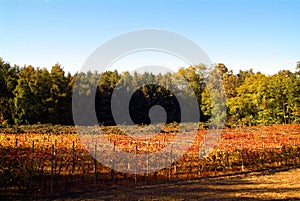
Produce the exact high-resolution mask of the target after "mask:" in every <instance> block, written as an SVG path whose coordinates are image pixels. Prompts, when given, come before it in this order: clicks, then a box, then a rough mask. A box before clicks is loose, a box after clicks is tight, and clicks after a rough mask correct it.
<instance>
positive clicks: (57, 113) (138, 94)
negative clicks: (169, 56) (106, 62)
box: [0, 59, 300, 126]
mask: <svg viewBox="0 0 300 201" xmlns="http://www.w3.org/2000/svg"><path fill="white" fill-rule="evenodd" d="M206 70H207V68H206V67H205V66H204V65H195V66H189V67H187V68H180V69H179V70H178V72H175V73H171V72H169V73H165V74H155V75H154V74H152V73H148V72H145V73H143V74H140V73H137V72H134V73H132V74H131V73H129V72H123V73H119V72H117V71H116V70H115V71H107V72H103V73H97V72H87V73H76V74H74V75H71V74H70V73H66V72H64V70H63V68H62V66H61V65H59V64H55V65H54V66H52V68H51V70H50V71H49V70H47V69H46V68H34V67H33V66H31V65H26V66H23V67H20V66H17V65H14V66H12V65H10V64H9V63H8V62H5V61H4V60H3V59H0V85H1V88H0V125H3V126H5V125H12V124H18V125H20V124H37V123H41V124H45V123H51V124H61V125H72V124H74V123H73V115H72V95H74V94H73V91H74V88H75V87H78V86H77V85H76V80H80V81H81V85H80V90H76V91H77V92H78V94H75V95H76V96H82V95H83V96H90V95H91V96H94V97H95V106H94V108H95V111H96V116H97V120H98V122H99V123H100V124H105V125H114V124H115V123H116V122H115V120H114V117H113V116H114V115H113V112H112V109H111V104H112V102H111V99H112V97H113V96H114V94H115V93H114V91H116V90H121V89H122V90H123V91H124V92H130V91H132V90H133V89H137V90H135V91H134V93H133V94H132V97H131V99H130V102H129V115H130V117H131V119H132V121H133V123H136V124H149V123H151V119H150V117H149V111H150V109H151V107H152V106H154V105H160V106H162V107H163V108H164V109H165V111H166V121H167V122H174V121H175V122H178V121H180V119H181V115H182V111H181V109H182V108H181V106H180V105H179V102H178V98H179V97H180V98H182V99H184V98H186V97H187V96H190V95H191V94H190V93H189V91H188V90H187V89H186V88H185V87H187V86H184V85H181V84H178V83H175V82H174V80H178V79H177V78H178V76H181V77H183V78H184V79H185V80H186V82H187V83H188V87H189V88H191V89H192V90H193V92H194V95H195V97H196V99H197V102H198V107H199V110H200V117H199V121H201V122H209V121H210V120H211V116H212V115H214V111H213V110H214V108H218V107H221V106H222V105H224V106H225V107H224V108H225V110H224V111H223V113H222V114H218V115H219V116H220V118H224V120H225V121H226V123H227V124H229V125H269V124H275V123H276V124H281V123H299V122H300V62H298V64H297V66H296V70H295V72H291V71H288V70H282V71H279V72H278V73H277V74H274V75H264V74H262V73H260V72H257V73H254V72H253V70H252V69H250V70H246V71H241V70H240V71H239V73H238V74H234V73H233V71H232V70H228V69H227V67H226V66H225V65H224V64H222V63H219V64H217V65H216V66H215V68H214V70H215V71H212V72H213V73H217V74H218V76H219V78H220V79H221V81H222V83H223V87H224V92H225V94H226V101H225V102H224V103H219V102H214V101H212V99H211V98H212V97H215V96H217V94H214V93H215V92H214V91H213V90H210V86H209V85H208V84H207V76H208V73H206V72H207V71H206ZM82 83H83V84H82ZM93 83H94V84H95V83H96V86H97V88H96V93H95V94H91V90H90V89H91V85H92V84H93ZM145 83H147V84H145ZM153 83H155V84H153ZM136 87H138V88H136ZM212 88H213V87H212ZM175 93H176V95H177V96H179V97H176V96H175ZM116 104H119V105H122V104H123V102H122V100H119V102H118V101H117V103H116ZM218 104H219V105H218ZM125 109H127V108H124V107H123V108H122V107H120V113H122V112H124V111H122V110H125ZM87 118H88V117H87ZM121 121H122V120H121ZM124 121H125V120H124ZM124 123H126V122H124Z"/></svg>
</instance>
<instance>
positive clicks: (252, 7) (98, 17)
mask: <svg viewBox="0 0 300 201" xmlns="http://www.w3.org/2000/svg"><path fill="white" fill-rule="evenodd" d="M299 14H300V1H298V0H228V1H227V0H222V1H221V0H219V1H216V0H198V1H196V0H193V1H191V0H180V1H179V0H160V1H158V0H132V1H129V0H127V1H125V0H119V1H114V0H107V1H90V0H86V1H84V0H73V1H71V0H70V1H67V0H61V1H57V0H45V1H38V0H36V1H26V0H18V1H16V0H0V26H1V27H0V57H2V58H3V59H4V60H5V61H7V62H9V63H10V64H18V65H20V66H23V65H24V64H27V65H29V64H31V65H33V66H35V67H37V66H39V67H47V68H50V67H51V66H52V65H54V64H55V63H57V62H58V63H60V64H61V65H62V66H63V67H64V69H65V70H66V71H70V72H72V73H74V72H75V71H79V70H80V68H81V66H82V64H83V63H84V61H85V60H86V59H87V57H88V56H89V55H90V54H91V53H92V52H93V51H94V50H95V49H96V48H97V47H98V46H100V45H101V44H102V43H104V42H105V41H107V40H109V39H111V38H112V37H114V36H117V35H119V34H121V33H124V32H129V31H132V30H137V29H143V28H161V29H166V30H170V31H174V32H177V33H179V34H182V35H184V36H186V37H187V38H189V39H191V40H193V41H194V42H196V43H197V44H198V45H199V46H200V47H201V48H202V49H203V50H204V51H205V52H206V53H207V54H208V55H209V56H210V58H211V59H212V61H213V62H223V63H224V64H225V65H226V66H227V67H228V68H229V69H233V70H234V72H235V73H237V72H238V70H239V69H242V70H246V69H250V68H253V69H254V71H255V72H257V71H260V72H263V73H267V74H273V73H277V71H278V70H281V69H289V70H291V71H295V66H296V62H297V61H298V60H300V26H299V25H300V15H299ZM175 61H176V59H175V60H174V62H173V63H172V62H171V63H172V64H173V65H179V66H180V65H182V64H181V63H180V62H179V63H178V64H177V63H176V62H175ZM120 65H121V64H120ZM124 65H125V64H124Z"/></svg>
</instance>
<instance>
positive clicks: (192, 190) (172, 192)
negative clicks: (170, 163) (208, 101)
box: [55, 168, 300, 201]
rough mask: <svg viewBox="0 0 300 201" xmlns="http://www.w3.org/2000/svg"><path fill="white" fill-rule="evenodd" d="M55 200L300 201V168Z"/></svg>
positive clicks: (121, 188)
mask: <svg viewBox="0 0 300 201" xmlns="http://www.w3.org/2000/svg"><path fill="white" fill-rule="evenodd" d="M55 200H57V201H58V200H67V201H70V200H78V201H79V200H86V201H92V200H97V201H100V200H217V201H219V200H300V168H297V169H283V170H273V171H261V172H253V173H249V174H239V175H233V176H220V177H210V178H201V179H199V180H192V181H180V182H178V181H177V182H171V183H168V184H156V185H148V186H145V185H144V186H127V187H115V188H110V189H106V190H100V191H97V192H94V193H86V194H82V195H79V196H77V197H72V198H65V199H55Z"/></svg>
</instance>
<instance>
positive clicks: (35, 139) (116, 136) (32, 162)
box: [0, 124, 300, 198]
mask: <svg viewBox="0 0 300 201" xmlns="http://www.w3.org/2000/svg"><path fill="white" fill-rule="evenodd" d="M176 129H177V127H176V126H169V127H166V128H165V129H164V130H163V131H161V133H160V134H157V135H156V136H155V138H151V139H149V140H136V139H133V138H131V137H128V136H127V135H124V134H123V133H121V132H120V130H119V129H118V128H117V127H104V128H103V129H102V130H103V131H104V132H103V133H102V135H104V136H105V137H106V139H108V141H109V142H110V144H111V145H112V146H114V147H115V148H118V149H120V150H123V151H126V152H131V153H135V154H141V153H147V152H150V153H153V152H157V151H159V150H161V149H163V148H164V147H166V146H167V145H168V144H170V143H171V142H172V140H173V139H174V136H175V135H176ZM0 132H1V134H0V154H1V158H0V195H1V196H2V197H6V198H15V197H20V196H22V197H31V198H32V197H33V198H38V197H45V196H50V195H61V194H65V193H76V192H86V191H89V190H91V189H99V188H102V189H104V188H106V187H110V186H118V185H121V186H122V185H136V184H141V185H142V184H146V183H156V182H168V181H174V180H188V179H193V178H199V177H206V176H218V175H226V174H233V173H237V172H247V171H249V172H252V171H256V170H261V169H273V168H278V167H282V166H293V165H297V164H300V125H299V124H290V125H273V126H255V127H243V128H232V129H231V128H225V129H223V130H222V132H221V139H220V141H219V142H218V144H217V145H216V146H215V147H214V149H213V150H212V152H210V153H209V154H208V155H207V156H206V157H202V156H203V153H202V150H201V145H202V144H203V142H204V141H205V140H206V134H207V132H208V130H207V129H203V128H202V129H199V130H198V132H197V136H196V138H195V140H194V143H193V145H192V146H191V147H190V149H189V150H188V152H186V153H185V154H184V156H183V157H181V158H180V159H179V160H177V161H176V160H174V159H175V158H176V155H177V154H178V151H179V150H177V149H176V145H175V146H173V149H172V150H171V152H170V153H168V154H166V155H165V156H163V157H162V158H163V159H164V160H166V163H167V164H169V165H168V167H166V168H164V169H162V170H159V171H156V172H149V173H145V174H126V173H122V172H117V171H115V170H113V169H111V168H108V167H106V166H104V165H102V164H101V163H99V162H97V160H95V159H94V158H93V153H92V154H90V153H89V152H88V151H87V149H86V147H84V145H83V144H82V141H81V140H80V139H79V136H78V135H77V134H76V130H75V127H71V126H68V127H67V126H51V125H34V126H23V127H13V128H2V130H0ZM91 132H93V131H91ZM90 145H91V148H90V149H89V148H88V147H87V148H88V149H89V150H91V149H93V148H95V150H97V149H98V150H100V149H105V145H97V146H95V147H93V146H94V144H93V143H92V142H91V143H90ZM95 155H96V151H95ZM162 158H161V159H162ZM152 160H155V159H149V160H148V161H147V163H146V164H145V169H151V164H152V163H151V161H152ZM112 162H113V163H117V162H118V163H121V162H120V161H114V160H113V161H112ZM128 165H129V164H128ZM132 168H134V167H132Z"/></svg>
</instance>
